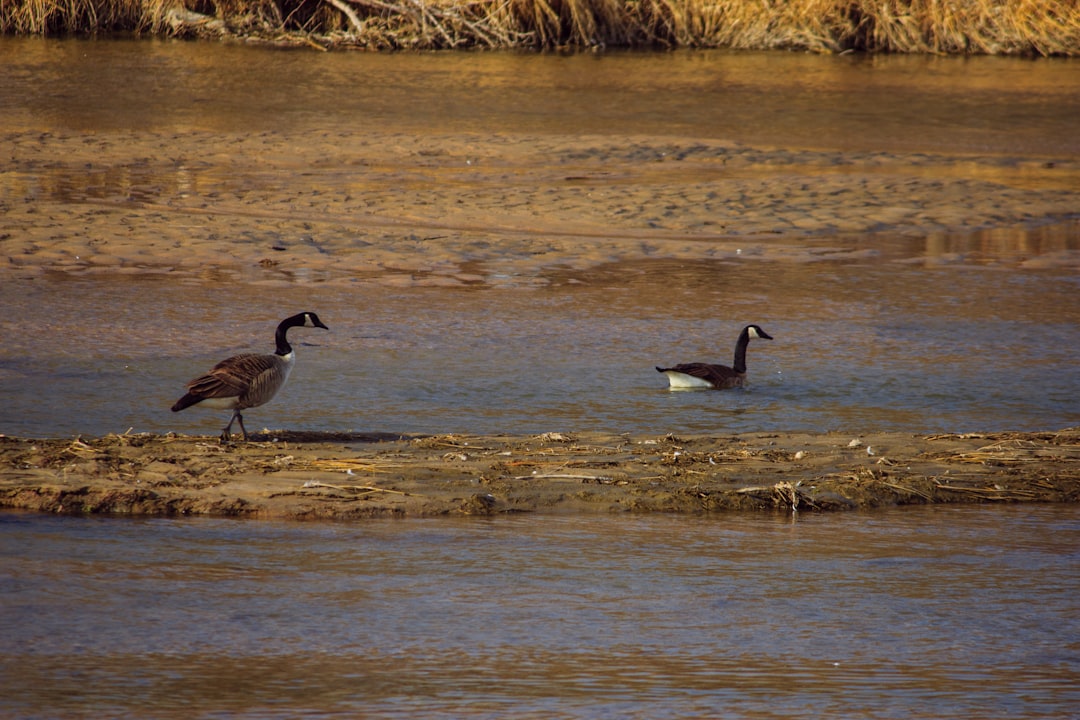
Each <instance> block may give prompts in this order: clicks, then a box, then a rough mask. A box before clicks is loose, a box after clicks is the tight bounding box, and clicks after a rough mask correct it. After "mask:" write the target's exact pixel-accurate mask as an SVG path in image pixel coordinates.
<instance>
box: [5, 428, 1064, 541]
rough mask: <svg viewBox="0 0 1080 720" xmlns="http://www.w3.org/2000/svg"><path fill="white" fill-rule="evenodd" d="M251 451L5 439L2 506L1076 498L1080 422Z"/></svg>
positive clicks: (120, 440) (460, 509) (308, 515)
mask: <svg viewBox="0 0 1080 720" xmlns="http://www.w3.org/2000/svg"><path fill="white" fill-rule="evenodd" d="M252 440H253V441H252V442H249V443H237V444H231V445H222V444H221V443H220V442H218V441H217V440H216V439H211V438H207V437H190V436H177V435H149V434H139V435H110V436H107V437H104V438H96V439H82V440H26V439H17V438H7V437H0V507H5V508H13V509H22V510H31V511H38V512H49V513H71V514H79V513H114V514H123V515H159V516H178V515H212V516H235V517H250V518H276V519H298V520H311V519H335V520H348V519H357V518H373V517H424V516H451V515H500V514H506V513H520V512H544V513H567V512H573V513H623V512H637V513H643V512H681V513H703V512H718V511H728V510H772V511H778V512H792V511H800V512H813V511H824V510H852V509H858V508H875V507H883V506H895V505H910V504H931V503H991V504H993V503H1003V502H1076V501H1078V500H1080V428H1074V429H1071V430H1063V431H1061V432H1054V433H1001V434H993V435H989V434H987V435H983V434H966V435H937V436H912V435H904V434H898V433H892V434H876V435H869V436H863V437H850V436H847V435H843V434H819V435H816V434H744V435H733V436H725V437H716V436H711V437H704V436H697V437H675V436H672V435H667V436H662V437H649V436H631V435H628V434H624V435H603V434H597V433H579V434H574V435H569V434H562V433H545V434H542V435H537V436H531V437H506V436H488V437H482V436H467V435H434V436H412V437H395V438H391V437H375V436H370V435H366V436H365V435H349V434H328V433H299V432H292V431H281V432H272V433H270V436H269V437H266V436H255V437H254V438H253V439H252Z"/></svg>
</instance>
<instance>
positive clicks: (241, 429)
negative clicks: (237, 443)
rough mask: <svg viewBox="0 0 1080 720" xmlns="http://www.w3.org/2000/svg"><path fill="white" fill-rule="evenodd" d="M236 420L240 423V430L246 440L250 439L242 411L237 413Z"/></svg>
mask: <svg viewBox="0 0 1080 720" xmlns="http://www.w3.org/2000/svg"><path fill="white" fill-rule="evenodd" d="M236 420H237V422H239V423H240V432H242V433H243V434H244V442H247V441H248V434H247V428H245V427H244V416H243V415H241V414H240V413H236Z"/></svg>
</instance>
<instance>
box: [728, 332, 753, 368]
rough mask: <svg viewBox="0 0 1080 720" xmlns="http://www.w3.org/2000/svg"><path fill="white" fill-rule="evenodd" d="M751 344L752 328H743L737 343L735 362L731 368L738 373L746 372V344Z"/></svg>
mask: <svg viewBox="0 0 1080 720" xmlns="http://www.w3.org/2000/svg"><path fill="white" fill-rule="evenodd" d="M749 344H750V330H749V328H743V331H742V332H741V333H739V341H738V342H737V343H735V363H734V364H733V365H732V367H731V369H732V370H734V371H735V372H737V373H744V372H746V346H747V345H749Z"/></svg>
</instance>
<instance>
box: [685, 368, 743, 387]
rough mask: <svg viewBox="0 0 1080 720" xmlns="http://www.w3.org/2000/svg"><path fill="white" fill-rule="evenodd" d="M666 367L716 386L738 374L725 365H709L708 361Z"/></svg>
mask: <svg viewBox="0 0 1080 720" xmlns="http://www.w3.org/2000/svg"><path fill="white" fill-rule="evenodd" d="M668 369H669V370H674V371H675V372H681V373H683V374H684V375H690V376H691V377H696V378H701V379H702V380H707V381H708V382H711V383H712V384H713V385H716V386H717V387H721V386H723V385H724V384H725V383H727V382H730V381H731V380H733V379H735V378H736V377H738V375H739V374H738V373H737V372H735V371H734V370H732V369H731V368H729V367H728V366H726V365H710V364H708V363H683V364H682V365H676V366H675V367H673V368H668Z"/></svg>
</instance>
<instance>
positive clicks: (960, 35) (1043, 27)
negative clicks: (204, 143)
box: [0, 0, 1080, 57]
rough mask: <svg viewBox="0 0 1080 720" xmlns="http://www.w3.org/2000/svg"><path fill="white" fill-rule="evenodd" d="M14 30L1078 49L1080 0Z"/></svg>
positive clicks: (589, 7) (828, 49)
mask: <svg viewBox="0 0 1080 720" xmlns="http://www.w3.org/2000/svg"><path fill="white" fill-rule="evenodd" d="M0 32H3V33H5V34H16V35H41V36H58V35H79V36H101V35H104V34H115V33H124V34H129V35H137V36H150V37H172V38H202V39H217V40H228V41H239V42H245V43H258V44H271V45H277V46H286V47H299V46H305V47H311V48H315V49H317V50H322V51H325V50H332V49H362V50H446V49H458V50H460V49H464V50H474V49H490V50H495V49H498V50H512V49H516V50H522V49H524V50H556V51H565V50H570V51H579V50H588V51H600V50H606V49H609V48H620V49H639V50H640V49H664V50H670V49H676V48H722V49H731V50H786V51H809V52H820V53H848V52H860V53H922V54H935V55H1025V56H1031V57H1049V56H1076V55H1080V6H1077V5H1076V4H1075V3H1056V2H1055V3H1046V4H1041V3H1023V2H1014V1H1010V0H978V1H977V2H969V3H963V4H949V3H929V2H928V3H922V2H910V1H909V0H887V1H886V2H879V3H861V2H854V3H853V2H834V3H829V2H826V3H822V2H821V1H820V0H795V1H794V2H784V3H771V4H770V3H765V4H764V5H762V4H761V3H755V2H751V1H750V0H718V1H716V2H710V3H699V2H696V0H683V1H682V2H669V1H667V0H664V1H658V0H644V1H643V2H611V1H610V0H563V1H562V2H558V3H551V2H549V0H513V1H512V2H508V3H507V2H502V1H501V0H498V1H495V0H490V1H488V0H480V1H478V2H460V0H436V1H435V2H429V3H419V2H394V1H393V0H390V1H386V0H321V1H317V2H305V0H278V1H277V2H265V1H263V0H254V1H251V0H242V1H240V2H232V3H219V4H214V5H211V6H208V5H205V4H203V3H200V2H184V1H183V0H130V1H124V0H92V1H91V2H87V3H66V4H65V3H55V2H41V3H14V4H9V5H4V6H0Z"/></svg>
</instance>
